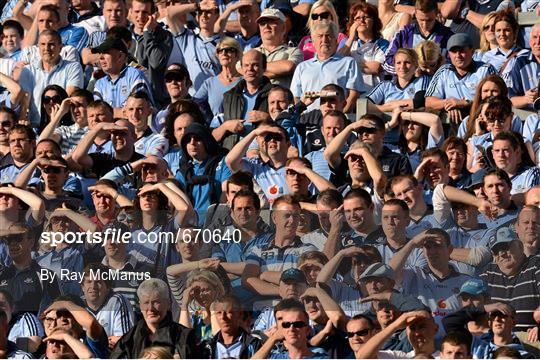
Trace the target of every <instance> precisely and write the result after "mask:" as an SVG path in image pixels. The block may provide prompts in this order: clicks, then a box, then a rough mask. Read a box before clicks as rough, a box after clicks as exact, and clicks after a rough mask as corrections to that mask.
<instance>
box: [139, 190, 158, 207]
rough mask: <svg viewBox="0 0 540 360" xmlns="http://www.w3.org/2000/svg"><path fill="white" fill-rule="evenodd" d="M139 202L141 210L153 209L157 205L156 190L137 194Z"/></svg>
mask: <svg viewBox="0 0 540 360" xmlns="http://www.w3.org/2000/svg"><path fill="white" fill-rule="evenodd" d="M139 204H140V206H141V210H142V211H155V210H157V209H158V207H159V194H158V192H157V191H147V192H145V193H143V194H141V195H139Z"/></svg>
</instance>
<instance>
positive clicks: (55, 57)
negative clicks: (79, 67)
mask: <svg viewBox="0 0 540 360" xmlns="http://www.w3.org/2000/svg"><path fill="white" fill-rule="evenodd" d="M60 50H62V44H61V43H59V42H58V41H57V39H56V38H55V37H54V36H51V35H42V36H40V37H39V55H40V56H41V60H42V61H43V62H44V63H47V64H56V63H57V62H58V61H60Z"/></svg>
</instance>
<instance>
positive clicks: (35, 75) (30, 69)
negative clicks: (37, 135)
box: [19, 59, 84, 125]
mask: <svg viewBox="0 0 540 360" xmlns="http://www.w3.org/2000/svg"><path fill="white" fill-rule="evenodd" d="M83 82H84V81H83V72H82V68H81V65H80V64H79V63H77V62H73V61H66V60H63V59H60V62H59V63H58V64H57V65H56V66H54V68H53V69H52V70H51V71H50V72H46V71H45V70H44V69H43V64H42V62H39V63H35V64H30V65H26V66H25V67H24V68H23V71H22V72H21V77H20V79H19V84H21V87H22V88H23V89H24V90H25V91H27V92H28V93H30V94H32V102H31V103H30V119H31V122H32V124H33V125H37V124H38V123H39V120H40V117H39V109H41V95H42V93H43V89H45V87H46V86H48V85H53V84H54V85H58V86H61V87H63V88H64V89H67V88H69V87H77V88H82V87H83V85H84V84H83Z"/></svg>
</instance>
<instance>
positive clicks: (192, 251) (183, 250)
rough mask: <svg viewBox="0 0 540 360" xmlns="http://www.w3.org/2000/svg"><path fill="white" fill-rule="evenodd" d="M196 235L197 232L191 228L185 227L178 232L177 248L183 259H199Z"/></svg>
mask: <svg viewBox="0 0 540 360" xmlns="http://www.w3.org/2000/svg"><path fill="white" fill-rule="evenodd" d="M195 237H196V233H195V232H193V230H192V229H189V228H184V229H182V231H179V232H178V238H177V240H178V241H177V242H176V250H177V251H178V253H179V254H180V256H181V257H182V259H183V260H191V259H198V256H199V244H198V243H197V242H196V241H193V239H195Z"/></svg>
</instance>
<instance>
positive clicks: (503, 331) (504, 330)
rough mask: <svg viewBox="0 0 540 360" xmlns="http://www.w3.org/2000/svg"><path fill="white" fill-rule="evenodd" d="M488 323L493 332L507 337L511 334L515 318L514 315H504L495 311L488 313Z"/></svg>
mask: <svg viewBox="0 0 540 360" xmlns="http://www.w3.org/2000/svg"><path fill="white" fill-rule="evenodd" d="M489 323H490V326H491V331H493V334H495V335H497V336H504V337H507V336H510V335H511V334H512V330H513V329H514V326H515V325H516V319H515V317H514V315H504V314H503V313H501V312H499V311H496V312H493V313H491V314H489Z"/></svg>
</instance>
